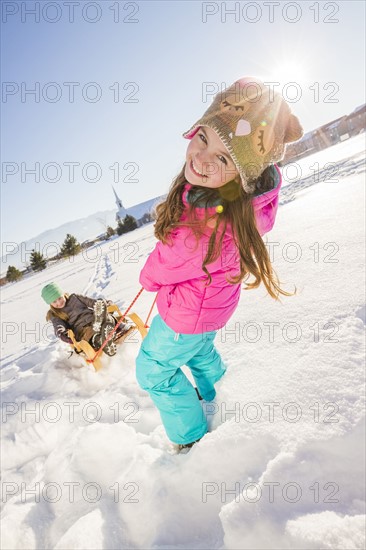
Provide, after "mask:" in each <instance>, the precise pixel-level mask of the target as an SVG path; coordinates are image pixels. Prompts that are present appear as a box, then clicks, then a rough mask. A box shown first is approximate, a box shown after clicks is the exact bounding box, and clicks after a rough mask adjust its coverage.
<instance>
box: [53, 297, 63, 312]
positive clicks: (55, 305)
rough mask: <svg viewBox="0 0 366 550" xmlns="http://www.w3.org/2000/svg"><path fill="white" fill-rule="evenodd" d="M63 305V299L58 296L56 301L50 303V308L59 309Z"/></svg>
mask: <svg viewBox="0 0 366 550" xmlns="http://www.w3.org/2000/svg"><path fill="white" fill-rule="evenodd" d="M65 304H66V300H65V298H64V297H63V296H60V297H59V298H57V300H55V301H54V302H52V304H51V306H52V307H56V308H57V309H61V308H62V307H64V305H65Z"/></svg>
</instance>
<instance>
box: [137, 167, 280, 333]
mask: <svg viewBox="0 0 366 550" xmlns="http://www.w3.org/2000/svg"><path fill="white" fill-rule="evenodd" d="M274 166H275V168H276V170H277V173H278V176H279V177H278V183H277V186H275V188H274V189H272V190H270V191H268V192H266V193H263V194H262V195H259V196H257V197H255V198H254V199H253V206H254V212H255V217H256V223H257V227H258V231H259V233H260V234H261V235H262V236H263V235H264V234H265V233H267V232H268V231H270V230H271V229H272V227H273V225H274V222H275V218H276V213H277V209H278V199H279V190H280V188H281V185H282V176H281V172H280V171H279V168H278V166H277V165H274ZM191 188H192V185H191V184H189V183H187V184H186V185H185V187H184V191H183V196H182V199H183V203H184V204H185V206H188V202H187V194H188V191H189V190H190V189H191ZM208 210H209V212H210V211H212V214H214V213H215V207H212V208H209V209H208ZM196 215H197V217H201V218H202V217H203V215H204V209H203V208H196ZM184 219H186V215H185V213H183V215H182V218H181V221H183V220H184ZM171 236H172V239H173V244H172V245H165V244H163V243H161V242H160V241H158V242H157V244H156V246H155V248H154V250H153V251H152V252H151V254H150V255H149V257H148V259H147V261H146V263H145V265H144V267H143V268H142V270H141V273H140V279H139V280H140V283H141V285H142V286H143V287H144V288H145V289H146V290H149V291H152V292H158V296H157V301H156V305H157V308H158V311H159V314H160V315H161V317H162V319H163V320H164V321H165V323H166V324H167V325H168V326H169V327H170V328H171V329H172V330H174V331H175V332H177V333H181V334H200V333H203V332H207V331H212V330H219V329H221V328H222V327H223V326H224V325H225V324H226V323H227V322H228V320H229V319H230V317H231V316H232V314H233V313H234V311H235V309H236V307H237V305H238V302H239V298H240V291H241V283H238V284H234V285H232V284H230V283H228V282H227V280H226V277H228V278H229V279H231V278H232V277H233V276H236V275H238V274H239V273H240V263H239V253H238V251H237V248H236V246H235V244H234V240H233V234H232V230H231V228H230V226H229V224H228V226H227V230H226V232H225V236H224V240H223V243H222V255H221V257H220V258H218V259H217V260H216V261H214V262H212V263H211V264H208V265H207V266H206V269H208V271H209V272H210V274H211V276H212V282H211V284H210V285H209V286H205V283H206V282H207V276H206V274H205V272H204V271H203V270H202V262H203V260H204V258H205V256H206V254H207V250H208V248H207V246H208V241H209V236H210V233H209V231H207V233H206V232H205V234H204V235H203V236H202V237H201V239H200V242H199V244H198V247H197V245H196V238H195V236H194V235H193V233H192V231H191V230H190V229H189V228H188V227H184V226H183V227H177V228H175V229H174V230H173V231H172V233H171Z"/></svg>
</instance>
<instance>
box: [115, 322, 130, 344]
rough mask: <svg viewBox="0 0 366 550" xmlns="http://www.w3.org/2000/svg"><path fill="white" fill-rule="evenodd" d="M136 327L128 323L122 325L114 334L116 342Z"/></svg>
mask: <svg viewBox="0 0 366 550" xmlns="http://www.w3.org/2000/svg"><path fill="white" fill-rule="evenodd" d="M133 326H134V325H132V324H128V323H121V324H120V325H119V326H118V328H117V330H116V332H115V333H114V340H118V339H119V338H121V337H122V336H123V335H124V334H126V332H128V331H129V330H130V328H132V327H133Z"/></svg>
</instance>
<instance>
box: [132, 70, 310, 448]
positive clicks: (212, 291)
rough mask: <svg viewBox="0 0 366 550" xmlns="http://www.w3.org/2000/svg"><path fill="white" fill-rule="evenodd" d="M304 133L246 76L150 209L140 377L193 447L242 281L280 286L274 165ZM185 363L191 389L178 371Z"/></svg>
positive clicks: (172, 427)
mask: <svg viewBox="0 0 366 550" xmlns="http://www.w3.org/2000/svg"><path fill="white" fill-rule="evenodd" d="M302 135H303V130H302V127H301V125H300V123H299V120H298V119H297V117H296V116H295V115H294V114H292V113H291V111H290V108H289V106H288V104H287V103H286V102H285V101H284V100H283V98H282V96H281V95H280V94H277V93H275V92H273V91H272V90H270V89H269V88H268V87H267V86H265V85H264V83H263V82H261V81H260V80H258V79H256V78H253V77H247V78H242V79H240V80H238V81H236V82H235V83H234V84H233V85H232V86H230V87H229V88H227V89H226V90H224V91H223V92H220V93H219V94H218V95H217V96H216V97H215V98H214V101H213V102H212V104H211V106H210V107H209V108H208V109H207V111H206V112H205V113H204V115H203V116H202V118H201V119H200V120H198V121H197V122H196V123H195V124H194V125H193V126H192V127H191V128H190V130H188V132H185V133H184V134H183V136H184V137H185V138H187V139H189V140H190V143H189V145H188V148H187V152H186V162H185V164H184V166H183V168H182V170H181V172H180V174H179V175H178V176H177V177H176V179H175V180H174V181H173V184H172V186H171V188H170V190H169V193H168V195H167V197H166V199H165V201H164V202H163V203H161V204H159V205H158V206H157V208H156V223H155V226H154V228H155V236H156V238H157V239H158V241H159V242H158V243H157V245H156V246H155V249H154V250H153V251H152V252H151V254H150V255H149V257H148V259H147V261H146V263H145V265H144V267H143V269H142V271H141V274H140V283H141V284H142V286H143V287H144V288H145V289H146V290H148V291H152V292H157V293H158V295H157V308H158V312H159V313H158V315H156V316H155V317H154V319H153V321H152V323H151V327H150V330H149V332H148V335H147V337H146V338H145V339H144V340H143V343H142V346H141V349H140V352H139V354H138V356H137V359H136V367H137V371H136V375H137V380H138V382H139V384H140V386H141V387H142V388H143V389H145V390H147V391H148V392H149V394H150V396H151V398H152V399H153V401H154V403H155V404H156V406H157V407H158V409H159V412H160V415H161V418H162V421H163V424H164V427H165V429H166V432H167V435H168V437H169V438H170V440H171V441H172V442H173V443H175V444H176V445H177V447H178V450H181V449H182V448H189V447H191V446H192V445H193V444H194V443H195V442H197V441H198V440H199V439H200V438H201V437H202V436H203V435H204V434H205V433H206V432H207V421H206V418H205V415H204V413H203V409H202V407H201V404H200V402H199V399H200V398H203V399H204V400H206V401H211V400H212V399H214V397H215V395H216V393H215V388H214V384H215V383H216V382H217V381H218V380H219V379H220V378H221V377H222V375H223V374H224V373H225V370H226V366H225V364H224V362H223V361H222V359H221V357H220V355H219V353H218V352H217V350H216V348H215V346H214V343H213V341H214V338H215V336H216V333H217V331H218V330H219V329H221V328H222V327H224V326H225V324H226V323H227V322H228V320H229V319H230V317H231V316H232V315H233V313H234V311H235V309H236V307H237V305H238V302H239V298H240V292H241V284H242V282H245V281H246V280H247V279H248V277H250V276H251V275H252V276H253V277H254V281H252V282H250V283H245V284H246V290H247V289H254V288H257V287H258V286H259V285H260V284H261V283H263V284H264V285H265V287H266V289H267V291H268V293H269V294H270V296H271V297H272V298H274V299H278V296H279V294H282V295H285V296H289V295H290V293H288V292H285V291H284V290H282V289H281V288H280V286H279V280H278V278H277V276H276V274H275V272H274V270H273V268H272V266H271V262H270V258H269V255H268V252H267V249H266V246H265V244H264V242H263V240H262V236H263V235H264V234H265V233H267V232H268V231H270V230H271V229H272V227H273V224H274V221H275V217H276V213H277V208H278V198H279V190H280V187H281V183H282V178H281V174H280V171H279V169H278V166H277V165H276V164H274V163H275V162H276V161H278V160H280V159H281V158H283V156H284V153H285V147H286V143H289V142H293V141H296V140H298V139H299V138H300V137H301V136H302ZM183 365H186V366H188V367H189V368H190V370H191V372H192V375H193V377H194V380H195V383H196V385H197V388H194V387H193V386H192V384H191V383H190V382H189V380H188V379H187V377H186V376H185V375H184V373H183V372H182V370H181V367H182V366H183Z"/></svg>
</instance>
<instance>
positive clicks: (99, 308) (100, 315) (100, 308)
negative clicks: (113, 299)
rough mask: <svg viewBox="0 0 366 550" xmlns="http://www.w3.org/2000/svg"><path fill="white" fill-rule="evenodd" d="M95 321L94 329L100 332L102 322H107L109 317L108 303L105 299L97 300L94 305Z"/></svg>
mask: <svg viewBox="0 0 366 550" xmlns="http://www.w3.org/2000/svg"><path fill="white" fill-rule="evenodd" d="M93 310H94V323H93V330H94V332H96V333H98V332H100V331H101V328H102V324H103V323H105V321H106V317H107V304H106V303H105V301H104V300H97V301H96V302H95V304H94V306H93Z"/></svg>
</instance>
